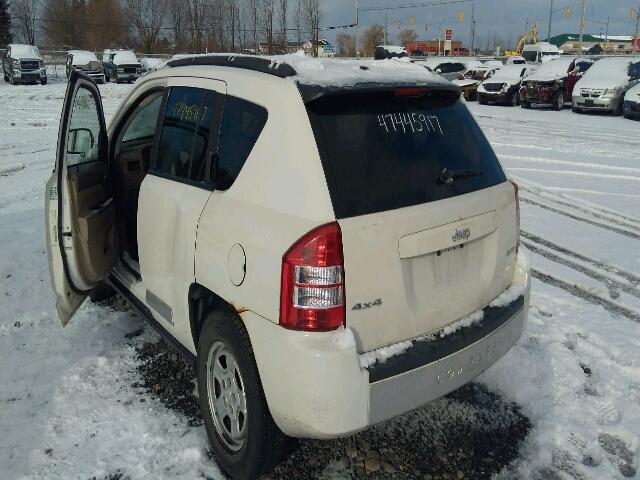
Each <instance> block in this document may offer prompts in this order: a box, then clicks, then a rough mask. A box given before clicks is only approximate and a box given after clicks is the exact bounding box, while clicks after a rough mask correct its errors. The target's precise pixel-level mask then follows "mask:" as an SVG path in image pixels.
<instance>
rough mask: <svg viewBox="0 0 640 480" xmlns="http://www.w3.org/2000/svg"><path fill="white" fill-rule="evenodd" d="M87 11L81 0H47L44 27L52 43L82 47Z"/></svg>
mask: <svg viewBox="0 0 640 480" xmlns="http://www.w3.org/2000/svg"><path fill="white" fill-rule="evenodd" d="M86 18H87V11H86V5H85V3H84V2H83V1H80V0H45V1H44V7H43V11H42V20H43V22H42V27H43V30H44V32H45V34H46V37H47V40H48V42H49V43H50V44H54V45H58V46H61V47H62V46H63V47H72V48H82V47H84V46H85V43H86V42H85V34H86V30H87V29H86V27H85V26H84V25H85V24H86Z"/></svg>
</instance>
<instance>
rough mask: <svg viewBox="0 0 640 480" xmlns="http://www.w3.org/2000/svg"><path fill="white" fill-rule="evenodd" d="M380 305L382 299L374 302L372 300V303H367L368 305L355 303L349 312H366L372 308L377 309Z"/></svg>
mask: <svg viewBox="0 0 640 480" xmlns="http://www.w3.org/2000/svg"><path fill="white" fill-rule="evenodd" d="M380 305H382V299H381V298H378V299H376V300H374V301H373V302H368V303H356V304H355V305H354V306H353V307H352V308H351V310H366V309H367V308H372V307H379V306H380Z"/></svg>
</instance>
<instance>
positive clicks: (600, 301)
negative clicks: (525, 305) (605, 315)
mask: <svg viewBox="0 0 640 480" xmlns="http://www.w3.org/2000/svg"><path fill="white" fill-rule="evenodd" d="M531 276H533V278H535V279H537V280H540V281H541V282H544V283H546V284H549V285H551V286H553V287H556V288H560V289H562V290H564V291H566V292H569V293H570V294H571V295H574V296H576V297H578V298H581V299H583V300H586V301H587V302H590V303H593V304H594V305H600V306H602V307H603V308H604V309H605V310H607V311H608V312H611V313H613V314H615V315H622V316H624V317H627V318H628V319H629V320H632V321H634V322H639V323H640V313H639V312H636V311H634V310H630V309H628V308H626V307H623V306H622V305H619V304H617V303H616V302H612V301H610V300H607V299H605V298H602V297H599V296H597V295H594V294H593V293H591V292H589V291H587V290H586V289H584V288H582V287H580V286H579V285H575V284H573V283H569V282H567V281H565V280H562V279H560V278H558V277H555V276H553V275H550V274H548V273H544V272H541V271H540V270H537V269H535V268H532V269H531Z"/></svg>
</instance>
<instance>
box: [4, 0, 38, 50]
mask: <svg viewBox="0 0 640 480" xmlns="http://www.w3.org/2000/svg"><path fill="white" fill-rule="evenodd" d="M39 6H40V0H13V5H12V6H11V7H12V13H13V19H14V20H15V22H16V23H15V29H16V33H17V34H18V36H19V37H21V38H22V40H23V41H25V42H27V43H28V44H29V45H35V44H36V16H37V13H38V7H39Z"/></svg>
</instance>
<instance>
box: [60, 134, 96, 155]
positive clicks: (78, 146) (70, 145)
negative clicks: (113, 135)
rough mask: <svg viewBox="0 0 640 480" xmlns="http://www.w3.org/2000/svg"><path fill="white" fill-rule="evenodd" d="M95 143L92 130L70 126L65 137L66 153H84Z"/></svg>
mask: <svg viewBox="0 0 640 480" xmlns="http://www.w3.org/2000/svg"><path fill="white" fill-rule="evenodd" d="M94 145H95V138H94V136H93V132H92V131H91V130H89V129H88V128H72V129H71V130H69V137H68V139H67V153H68V154H71V155H86V154H87V153H89V152H90V151H91V149H92V148H93V146H94Z"/></svg>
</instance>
